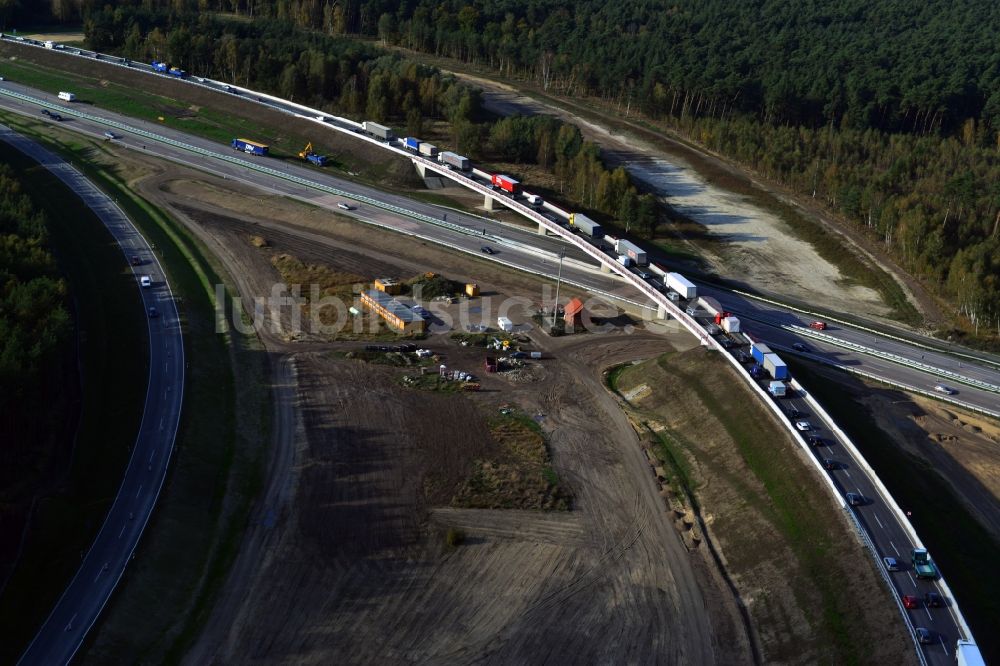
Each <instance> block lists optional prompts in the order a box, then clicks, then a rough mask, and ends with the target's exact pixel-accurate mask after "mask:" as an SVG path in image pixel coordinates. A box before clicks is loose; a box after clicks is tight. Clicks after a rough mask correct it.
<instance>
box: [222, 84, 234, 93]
mask: <svg viewBox="0 0 1000 666" xmlns="http://www.w3.org/2000/svg"><path fill="white" fill-rule="evenodd" d="M222 89H223V90H225V91H226V92H233V87H232V86H229V85H226V86H222Z"/></svg>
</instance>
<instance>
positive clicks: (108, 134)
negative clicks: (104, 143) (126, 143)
mask: <svg viewBox="0 0 1000 666" xmlns="http://www.w3.org/2000/svg"><path fill="white" fill-rule="evenodd" d="M104 137H105V138H106V139H117V138H118V135H117V134H115V133H114V132H110V131H109V132H105V133H104Z"/></svg>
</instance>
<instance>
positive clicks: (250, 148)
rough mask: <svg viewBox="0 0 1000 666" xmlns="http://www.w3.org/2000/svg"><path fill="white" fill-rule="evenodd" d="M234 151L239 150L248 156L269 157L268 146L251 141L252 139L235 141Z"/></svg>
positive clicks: (233, 144)
mask: <svg viewBox="0 0 1000 666" xmlns="http://www.w3.org/2000/svg"><path fill="white" fill-rule="evenodd" d="M232 146H233V150H238V151H240V152H243V153H247V154H248V155H267V150H268V148H267V146H266V145H265V144H263V143H258V142H256V141H251V140H250V139H233V143H232Z"/></svg>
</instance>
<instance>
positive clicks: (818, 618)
mask: <svg viewBox="0 0 1000 666" xmlns="http://www.w3.org/2000/svg"><path fill="white" fill-rule="evenodd" d="M606 381H607V382H608V384H609V385H610V386H611V387H612V388H613V389H614V390H616V391H617V392H618V394H619V395H620V396H622V397H623V398H624V399H628V401H629V404H630V405H631V407H630V410H629V411H631V412H632V417H633V419H634V420H635V421H636V422H638V423H640V424H642V426H643V427H645V428H647V429H648V433H649V434H651V435H652V436H651V437H648V438H647V437H644V440H645V441H647V442H648V444H647V445H649V447H650V449H651V450H653V451H654V452H655V454H656V455H657V457H658V458H659V460H660V463H661V465H662V467H663V468H664V470H665V471H666V474H665V476H666V477H667V481H668V484H665V486H666V487H665V490H667V491H668V493H667V494H668V495H673V497H675V498H678V499H681V500H682V501H686V502H689V505H688V506H689V508H692V509H693V510H694V511H696V512H698V513H699V514H700V515H701V516H702V518H703V519H704V522H705V523H706V524H707V525H708V527H709V529H710V530H711V537H712V539H713V541H714V542H715V543H716V544H717V546H718V549H719V551H720V552H721V553H722V557H723V558H724V559H723V561H724V562H725V567H726V571H727V573H728V575H729V576H730V577H731V578H732V580H733V581H735V585H736V589H737V590H738V592H739V594H740V596H741V597H742V598H743V599H744V601H745V602H746V603H747V605H748V608H749V612H750V617H751V618H752V622H753V624H754V627H755V629H756V632H757V634H758V635H759V636H760V645H761V650H762V653H763V657H764V659H765V661H803V660H805V661H818V662H827V663H868V662H871V661H872V660H873V659H875V658H877V657H879V656H883V657H892V658H894V659H895V660H896V661H898V660H900V659H902V657H901V654H900V651H901V650H906V649H907V646H906V642H905V640H903V636H904V634H903V627H902V624H901V622H899V621H898V618H895V617H893V616H894V607H893V606H892V604H891V602H890V601H889V594H888V591H887V590H885V588H884V586H883V584H882V583H881V581H880V580H879V578H878V577H877V574H876V572H875V569H874V565H873V562H872V560H871V557H870V555H869V554H868V553H867V551H865V550H864V549H863V548H862V547H861V546H860V544H859V543H858V541H857V539H856V538H854V536H853V535H852V534H851V530H850V528H849V526H848V525H847V523H846V521H845V520H844V519H843V517H842V516H841V515H840V513H839V511H838V509H837V508H836V507H835V506H834V504H833V502H832V501H830V498H829V493H828V491H827V490H826V489H825V488H824V487H823V486H822V485H821V482H820V481H819V479H818V478H817V477H816V475H815V474H814V473H812V472H811V470H810V469H809V468H808V466H807V464H806V463H805V461H804V460H802V458H801V456H799V455H798V453H797V449H796V448H795V445H794V443H793V442H792V441H791V439H790V438H789V436H788V435H787V433H785V432H784V431H783V429H782V428H781V427H780V426H779V425H778V424H777V423H776V422H775V421H774V420H773V419H771V418H769V417H767V416H765V415H764V414H763V412H762V409H763V406H762V405H760V404H759V403H758V401H757V400H756V399H755V398H754V397H753V396H752V395H751V394H750V391H749V389H748V388H746V387H744V386H743V385H742V384H741V383H738V382H737V381H736V380H735V378H734V377H733V376H732V373H731V372H730V370H729V369H728V367H727V364H726V363H725V361H724V360H723V359H722V358H721V357H720V356H718V355H717V354H715V353H713V352H707V351H705V350H702V349H695V350H691V351H689V352H685V353H670V354H666V355H663V356H661V357H659V358H658V359H656V360H653V361H647V362H644V363H641V364H637V365H628V366H620V367H618V368H615V369H613V370H612V371H611V372H609V373H608V375H607V380H606ZM685 495H686V496H687V497H686V498H685ZM690 524H691V522H690V521H689V522H688V525H690ZM764 544H766V547H763V546H764ZM871 645H878V646H881V647H880V648H879V650H881V652H880V651H879V650H874V651H873V650H872V649H871V647H870V646H871ZM886 650H889V652H886ZM892 650H895V652H892Z"/></svg>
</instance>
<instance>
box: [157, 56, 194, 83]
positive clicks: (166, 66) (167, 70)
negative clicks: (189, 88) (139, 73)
mask: <svg viewBox="0 0 1000 666" xmlns="http://www.w3.org/2000/svg"><path fill="white" fill-rule="evenodd" d="M149 66H150V67H152V68H153V71H154V72H160V73H161V74H169V75H170V76H176V77H177V78H178V79H184V78H187V75H188V73H187V72H185V71H184V70H183V69H181V68H180V67H171V66H170V63H168V62H160V61H159V60H154V61H152V62H151V63H149Z"/></svg>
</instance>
